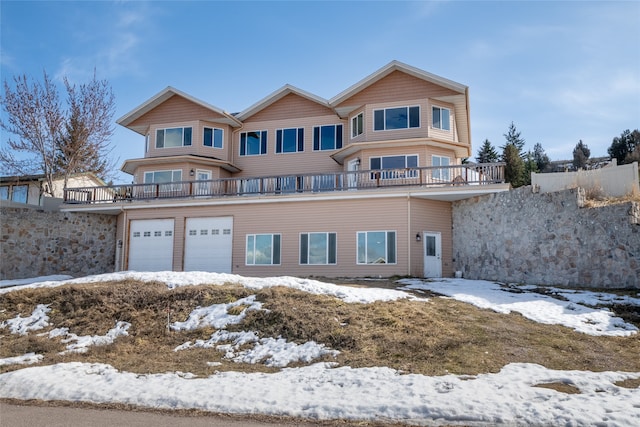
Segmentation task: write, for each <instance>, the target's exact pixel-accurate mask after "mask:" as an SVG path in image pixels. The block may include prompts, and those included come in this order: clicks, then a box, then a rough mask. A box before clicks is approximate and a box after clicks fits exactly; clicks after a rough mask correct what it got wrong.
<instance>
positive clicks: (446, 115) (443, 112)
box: [431, 106, 451, 130]
mask: <svg viewBox="0 0 640 427" xmlns="http://www.w3.org/2000/svg"><path fill="white" fill-rule="evenodd" d="M431 116H432V126H433V127H434V128H435V129H442V130H451V120H450V116H451V111H450V110H449V109H448V108H442V107H436V106H433V107H432V108H431Z"/></svg>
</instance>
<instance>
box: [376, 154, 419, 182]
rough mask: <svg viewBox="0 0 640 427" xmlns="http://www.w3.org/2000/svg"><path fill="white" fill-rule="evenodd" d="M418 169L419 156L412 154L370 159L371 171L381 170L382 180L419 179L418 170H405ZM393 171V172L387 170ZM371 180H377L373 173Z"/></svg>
mask: <svg viewBox="0 0 640 427" xmlns="http://www.w3.org/2000/svg"><path fill="white" fill-rule="evenodd" d="M417 167H418V155H417V154H412V155H409V156H384V157H371V158H370V159H369V169H371V170H372V171H375V170H381V172H380V178H381V179H397V178H415V177H417V176H418V175H417V171H416V170H405V169H407V168H417ZM385 169H391V170H385ZM371 175H372V176H371V178H372V179H373V178H377V176H378V175H377V174H375V173H372V174H371Z"/></svg>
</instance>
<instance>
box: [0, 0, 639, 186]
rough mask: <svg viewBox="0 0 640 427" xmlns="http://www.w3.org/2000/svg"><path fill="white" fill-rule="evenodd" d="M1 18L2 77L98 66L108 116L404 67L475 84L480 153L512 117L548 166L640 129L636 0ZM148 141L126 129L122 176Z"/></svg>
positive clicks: (46, 12) (60, 8)
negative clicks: (181, 97) (158, 97)
mask: <svg viewBox="0 0 640 427" xmlns="http://www.w3.org/2000/svg"><path fill="white" fill-rule="evenodd" d="M0 13H1V22H0V26H1V41H0V42H1V73H2V80H3V81H4V80H9V81H10V82H11V80H12V77H13V76H14V75H22V74H26V75H28V76H30V77H33V78H36V79H41V77H42V70H43V69H46V71H47V73H48V74H49V75H50V76H52V77H54V78H55V79H56V81H58V82H60V83H61V81H62V77H63V76H67V77H68V78H69V79H70V80H71V81H72V82H76V83H82V82H86V81H88V80H89V79H90V78H91V75H92V73H93V70H94V68H95V69H96V71H97V75H98V78H100V79H107V80H109V82H110V84H111V86H112V88H113V91H114V93H115V96H116V103H117V110H116V114H115V117H114V121H115V120H116V119H118V118H119V117H121V116H123V115H124V114H126V113H128V112H129V111H131V110H132V109H134V108H135V107H137V106H138V105H140V104H141V103H143V102H144V101H146V100H147V99H149V98H150V97H152V96H153V95H155V94H156V93H158V92H160V91H161V90H162V89H164V88H165V87H167V86H173V87H175V88H177V89H180V90H182V91H184V92H186V93H189V94H190V95H192V96H194V97H196V98H199V99H201V100H203V101H206V102H208V103H210V104H212V105H215V106H216V107H219V108H222V109H224V110H226V111H229V112H238V111H242V110H244V109H245V108H247V107H249V106H250V105H252V104H253V103H255V102H257V101H259V100H260V99H262V98H263V97H265V96H267V95H269V94H270V93H272V92H273V91H275V90H277V89H279V88H280V87H282V86H283V85H285V84H292V85H294V86H297V87H298V88H300V89H303V90H306V91H308V92H311V93H313V94H315V95H318V96H320V97H323V98H325V99H329V98H331V97H333V96H335V95H337V94H338V93H339V92H341V91H342V90H344V89H346V88H347V87H349V86H351V85H352V84H354V83H356V82H357V81H359V80H360V79H362V78H364V77H366V76H368V75H369V74H371V73H373V72H374V71H376V70H377V69H379V68H381V67H382V66H384V65H386V64H387V63H388V62H390V61H392V60H394V59H395V60H399V61H402V62H405V63H407V64H409V65H412V66H415V67H418V68H420V69H423V70H425V71H428V72H431V73H434V74H437V75H440V76H442V77H446V78H448V79H451V80H454V81H456V82H459V83H462V84H464V85H467V86H469V88H470V100H471V129H472V143H473V156H474V157H475V155H476V153H477V151H478V148H479V146H480V145H481V144H482V142H483V141H484V139H489V140H490V141H491V142H492V143H493V145H494V146H495V147H496V148H497V147H499V146H500V145H503V143H504V136H503V134H504V133H506V131H507V128H508V126H509V124H510V123H511V122H512V121H513V122H514V123H515V125H516V127H517V129H518V130H519V131H520V132H521V136H522V137H523V138H524V139H525V140H526V145H525V149H527V150H528V149H532V148H533V145H534V144H535V143H538V142H539V143H541V144H542V146H543V147H544V149H545V151H546V152H547V154H549V156H550V157H551V158H552V159H554V160H555V159H568V158H571V153H572V150H573V148H574V147H575V145H576V143H577V142H578V141H579V140H582V141H583V142H584V143H586V144H587V145H588V147H589V148H590V149H591V154H592V156H601V155H606V152H607V148H608V147H609V146H610V145H611V140H612V138H613V137H615V136H618V135H620V133H621V132H622V131H623V130H625V129H636V128H639V127H640V2H637V1H627V2H611V1H607V2H595V1H588V2H578V1H568V2H546V1H538V2H516V1H512V2H484V1H439V2H426V1H422V2H402V1H393V2H383V1H375V2H367V1H353V2H339V1H325V2H311V1H287V2H270V1H262V2H248V1H236V2H222V1H192V2H188V1H185V2H172V1H154V2H144V1H96V2H94V1H84V2H73V1H64V2H54V1H41V2H33V1H21V2H13V1H6V0H3V1H2V2H1V3H0ZM62 89H63V88H62V87H61V93H63V92H62ZM6 138H7V136H6V135H5V134H3V135H2V141H3V142H4V141H6ZM143 145H144V141H143V138H142V137H141V136H139V135H138V134H136V133H134V132H132V131H129V130H127V129H124V128H122V127H120V126H118V125H116V133H115V135H114V139H113V147H114V150H113V156H114V158H115V159H118V161H117V165H118V166H119V165H121V164H122V162H123V161H124V160H125V159H127V158H138V157H142V156H143V149H144V147H143ZM118 178H119V179H117V181H119V182H127V181H128V179H130V177H129V176H128V175H125V174H120V175H119V176H118Z"/></svg>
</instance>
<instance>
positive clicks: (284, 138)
mask: <svg viewBox="0 0 640 427" xmlns="http://www.w3.org/2000/svg"><path fill="white" fill-rule="evenodd" d="M299 151H304V128H297V129H296V128H290V129H278V130H277V131H276V153H296V152H299Z"/></svg>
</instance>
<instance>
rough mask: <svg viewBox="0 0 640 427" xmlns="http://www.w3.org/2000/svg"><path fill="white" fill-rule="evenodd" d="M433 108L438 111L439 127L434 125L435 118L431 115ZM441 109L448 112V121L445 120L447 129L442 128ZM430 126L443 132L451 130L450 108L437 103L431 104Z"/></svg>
mask: <svg viewBox="0 0 640 427" xmlns="http://www.w3.org/2000/svg"><path fill="white" fill-rule="evenodd" d="M435 110H439V111H440V127H438V126H436V125H435V120H434V115H433V113H434V111H435ZM442 110H447V111H448V112H449V113H448V117H447V118H448V121H447V125H448V129H444V128H443V127H442ZM431 127H432V128H433V129H438V130H441V131H444V132H451V108H447V107H441V106H439V105H432V106H431Z"/></svg>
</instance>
